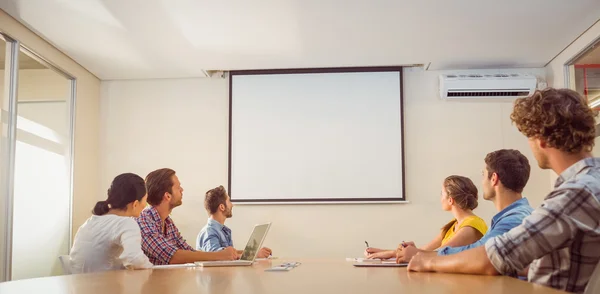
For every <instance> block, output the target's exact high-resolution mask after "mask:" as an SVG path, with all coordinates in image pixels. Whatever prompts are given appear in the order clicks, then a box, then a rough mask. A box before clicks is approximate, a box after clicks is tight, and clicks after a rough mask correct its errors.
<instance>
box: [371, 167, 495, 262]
mask: <svg viewBox="0 0 600 294" xmlns="http://www.w3.org/2000/svg"><path fill="white" fill-rule="evenodd" d="M440 202H441V205H442V210H444V211H450V212H451V213H452V215H453V218H452V220H451V221H450V222H448V223H447V224H446V225H445V226H444V227H442V229H441V230H440V232H439V233H438V234H437V235H436V237H435V238H434V239H433V240H431V242H429V243H428V244H427V245H425V246H423V247H420V248H419V249H421V250H426V251H433V250H436V249H438V248H440V247H443V246H451V247H458V246H464V245H469V244H472V243H475V242H476V241H477V240H479V239H481V237H483V235H485V233H486V232H487V225H486V224H485V221H484V220H483V219H481V218H480V217H478V216H477V215H475V214H474V213H473V210H474V209H475V208H477V205H478V202H477V187H475V184H473V182H472V181H471V180H470V179H469V178H467V177H462V176H449V177H447V178H446V179H444V182H443V183H442V191H441V199H440ZM409 245H412V246H415V244H414V242H403V243H402V244H401V246H409ZM365 256H366V257H367V258H369V259H390V258H395V257H396V250H385V249H378V248H370V247H369V248H367V249H366V250H365Z"/></svg>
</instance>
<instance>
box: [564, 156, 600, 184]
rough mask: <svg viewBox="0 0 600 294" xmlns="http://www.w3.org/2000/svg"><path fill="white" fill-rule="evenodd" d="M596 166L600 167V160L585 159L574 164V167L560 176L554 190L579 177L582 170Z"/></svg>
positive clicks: (593, 158)
mask: <svg viewBox="0 0 600 294" xmlns="http://www.w3.org/2000/svg"><path fill="white" fill-rule="evenodd" d="M594 166H595V167H600V158H597V157H588V158H584V159H582V160H580V161H578V162H576V163H574V164H573V165H571V166H569V167H568V168H567V169H565V170H564V171H563V172H562V173H561V174H560V175H559V176H558V179H556V183H555V184H554V188H558V187H559V186H560V185H562V184H563V183H564V182H567V181H569V180H571V179H573V178H575V176H577V175H578V174H579V173H581V171H582V170H584V169H586V168H588V167H594Z"/></svg>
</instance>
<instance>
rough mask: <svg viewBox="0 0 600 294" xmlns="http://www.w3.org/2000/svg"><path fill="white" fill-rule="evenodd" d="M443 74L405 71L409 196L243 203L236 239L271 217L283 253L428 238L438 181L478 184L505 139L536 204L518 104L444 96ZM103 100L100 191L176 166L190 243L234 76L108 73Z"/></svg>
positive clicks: (487, 209)
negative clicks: (115, 77) (525, 170)
mask: <svg viewBox="0 0 600 294" xmlns="http://www.w3.org/2000/svg"><path fill="white" fill-rule="evenodd" d="M525 71H526V70H525ZM527 72H531V73H534V74H537V75H543V73H544V72H543V70H540V69H538V70H531V71H527ZM440 73H441V72H425V71H423V70H421V69H406V70H405V76H404V107H405V112H404V114H405V142H406V145H405V148H406V154H405V156H406V160H405V162H406V195H407V199H408V200H409V201H410V203H409V204H386V205H384V204H372V205H339V204H336V205H273V206H261V205H255V206H252V205H247V206H243V205H237V206H235V208H234V217H233V218H232V219H230V220H228V222H227V225H228V226H230V227H231V228H232V230H233V237H234V243H235V245H236V247H238V248H241V247H243V246H244V243H245V241H246V238H247V237H248V236H249V234H250V230H251V226H252V225H253V224H256V223H259V222H264V221H272V222H273V226H272V228H271V232H270V234H269V236H268V237H267V241H266V245H267V246H270V247H272V248H273V249H274V252H275V255H277V256H284V257H340V258H341V257H350V256H358V255H360V254H362V251H363V250H364V247H365V244H364V241H365V240H366V241H368V242H369V244H370V245H371V246H378V247H395V246H396V245H397V243H399V242H400V241H403V240H405V241H408V240H414V241H416V242H417V243H418V244H423V243H424V242H426V241H429V239H431V238H433V237H434V236H435V235H436V234H437V232H438V229H439V228H441V227H442V226H443V225H444V224H445V223H446V222H447V221H449V220H450V219H451V214H450V213H447V212H443V211H442V210H441V208H440V204H439V198H440V188H441V183H442V180H443V179H444V178H445V177H446V176H448V175H450V174H459V175H465V176H468V177H470V178H471V179H473V181H474V182H475V183H476V184H478V186H479V185H480V182H481V170H482V168H483V167H484V161H483V159H484V157H485V155H486V154H487V153H488V152H491V151H494V150H497V149H501V148H515V149H519V150H521V151H522V152H523V153H524V154H525V155H527V156H528V158H529V160H530V162H531V164H532V175H531V179H530V181H529V184H528V186H527V188H526V190H525V195H526V196H527V197H529V199H530V200H531V202H532V205H534V206H537V205H538V204H539V203H540V202H541V200H542V199H543V197H544V196H545V195H546V193H547V192H549V190H550V186H549V185H548V177H549V176H548V172H547V171H542V170H540V169H539V168H538V167H537V164H536V162H535V160H534V159H533V157H532V154H531V151H530V150H529V147H528V144H527V140H526V139H525V137H524V136H522V135H521V134H520V133H519V132H518V131H517V129H516V128H515V127H514V126H511V122H510V118H509V115H510V112H511V110H512V103H511V102H508V101H505V102H481V101H475V102H447V101H443V100H441V99H440V98H439V96H438V86H437V83H438V82H437V81H438V80H437V78H438V75H439V74H440ZM101 100H102V102H101V104H102V108H101V123H102V126H103V128H102V131H101V133H102V134H101V150H102V152H101V178H102V180H101V183H100V191H101V192H102V193H105V191H106V189H107V188H108V185H109V183H110V181H111V180H112V178H113V177H114V176H116V175H117V174H119V173H123V172H135V173H138V174H140V175H141V176H145V175H146V174H147V173H148V172H150V171H151V170H154V169H157V168H162V167H171V168H173V169H175V170H176V171H177V172H178V175H179V177H180V180H181V182H182V185H183V187H184V189H185V192H184V196H183V205H182V206H181V207H178V208H176V209H175V210H174V211H173V218H174V220H175V222H176V224H177V225H178V227H179V228H180V229H181V231H182V233H183V235H184V237H185V238H186V239H187V240H188V242H189V243H190V244H194V242H195V239H196V234H197V233H198V231H199V230H200V228H201V227H202V226H203V225H204V224H205V221H206V217H207V215H206V213H205V211H204V209H203V199H204V193H205V191H207V190H208V189H210V188H213V187H215V186H217V185H221V184H222V185H225V186H226V184H227V148H228V143H227V140H228V81H227V80H221V79H176V80H140V81H106V82H102V94H101ZM103 197H104V196H103ZM481 201H482V202H481V203H480V207H479V208H477V209H476V210H475V212H476V213H477V214H479V215H480V216H481V217H483V218H484V219H486V221H488V224H489V221H490V219H491V217H492V216H493V215H494V213H495V211H494V208H493V205H492V204H491V203H488V202H485V201H484V200H481Z"/></svg>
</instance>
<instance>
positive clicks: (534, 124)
mask: <svg viewBox="0 0 600 294" xmlns="http://www.w3.org/2000/svg"><path fill="white" fill-rule="evenodd" d="M597 114H598V113H597V111H595V110H593V109H591V108H590V107H589V106H588V105H587V101H586V99H585V98H583V97H582V96H581V95H579V93H577V92H575V91H573V90H570V89H554V88H546V89H544V90H537V91H536V92H535V93H534V94H533V95H531V96H529V97H526V98H519V99H517V100H516V101H515V106H514V109H513V112H512V114H511V115H510V119H511V120H512V121H513V123H515V125H516V126H517V128H518V129H519V131H520V132H521V133H523V135H525V136H527V138H538V139H544V140H545V141H546V143H547V144H548V146H549V147H553V148H556V149H558V150H561V151H564V152H567V153H578V152H581V151H582V150H584V151H588V152H589V151H591V150H592V148H593V147H594V139H595V136H596V129H595V128H596V126H595V117H596V115H597Z"/></svg>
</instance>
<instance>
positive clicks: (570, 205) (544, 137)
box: [408, 88, 600, 293]
mask: <svg viewBox="0 0 600 294" xmlns="http://www.w3.org/2000/svg"><path fill="white" fill-rule="evenodd" d="M595 116H596V112H595V111H593V110H592V109H590V108H589V107H588V105H587V102H586V100H585V99H584V98H583V97H581V95H579V94H578V93H577V92H575V91H572V90H569V89H552V88H548V89H546V90H543V91H536V93H535V94H533V95H532V96H530V97H527V98H521V99H517V100H516V102H515V106H514V110H513V113H512V114H511V119H512V121H513V122H514V123H515V124H516V126H517V128H518V129H519V131H521V133H523V134H524V135H525V136H527V138H528V139H529V146H530V147H531V150H532V151H533V154H534V156H535V159H536V160H537V162H538V165H539V166H540V168H542V169H552V170H553V171H554V172H556V173H557V174H558V175H559V177H558V179H557V180H556V184H555V185H554V190H553V191H552V192H550V194H548V195H547V196H546V198H545V199H544V202H543V203H542V205H541V206H540V207H539V208H537V209H536V210H534V211H533V213H532V214H531V216H529V217H527V218H525V219H524V220H523V223H522V224H521V225H520V226H517V227H515V228H514V229H512V230H510V231H509V232H507V233H505V234H503V235H501V236H497V237H495V238H493V239H490V240H488V241H487V242H486V243H485V246H482V247H479V248H476V249H472V250H467V251H464V252H461V253H459V254H455V255H450V256H432V255H424V254H417V255H416V256H415V257H413V259H412V260H411V262H410V264H409V265H408V269H409V270H413V271H437V272H456V273H471V274H490V275H497V274H504V275H511V276H515V275H517V273H523V274H524V273H526V272H527V278H528V280H529V281H530V282H533V283H538V284H542V285H546V286H549V287H552V288H556V289H560V290H566V291H569V292H575V293H582V292H583V291H584V290H585V287H586V285H587V283H588V281H589V280H590V276H591V275H592V272H593V271H594V268H595V267H596V265H597V264H598V262H599V261H600V226H598V224H599V223H600V158H594V157H592V155H591V150H592V148H593V147H594V140H595V120H594V118H595Z"/></svg>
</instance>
